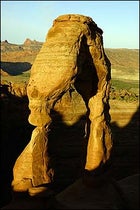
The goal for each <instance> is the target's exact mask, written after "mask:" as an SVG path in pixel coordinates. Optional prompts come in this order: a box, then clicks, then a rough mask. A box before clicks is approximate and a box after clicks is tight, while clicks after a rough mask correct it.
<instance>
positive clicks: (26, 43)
mask: <svg viewBox="0 0 140 210" xmlns="http://www.w3.org/2000/svg"><path fill="white" fill-rule="evenodd" d="M38 43H41V42H38V41H36V40H33V41H32V40H31V39H29V38H27V39H26V40H25V42H24V43H23V45H32V44H38Z"/></svg>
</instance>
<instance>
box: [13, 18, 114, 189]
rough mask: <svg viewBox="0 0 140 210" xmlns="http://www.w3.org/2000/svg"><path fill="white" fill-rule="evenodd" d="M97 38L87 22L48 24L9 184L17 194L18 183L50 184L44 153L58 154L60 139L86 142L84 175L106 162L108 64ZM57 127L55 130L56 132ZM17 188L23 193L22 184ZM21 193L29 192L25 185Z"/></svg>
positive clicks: (98, 32)
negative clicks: (23, 142)
mask: <svg viewBox="0 0 140 210" xmlns="http://www.w3.org/2000/svg"><path fill="white" fill-rule="evenodd" d="M102 39H103V37H102V30H101V29H100V28H98V26H97V25H96V23H95V22H94V21H93V20H92V19H91V18H90V17H86V16H83V15H75V14H69V15H62V16H59V17H58V18H57V19H55V20H54V22H53V25H52V27H51V28H50V30H49V31H48V34H47V37H46V41H45V43H44V44H43V46H42V48H41V50H40V52H39V54H38V55H37V57H36V59H35V62H34V64H33V66H32V69H31V75H30V80H29V83H28V86H27V94H28V98H29V108H30V115H29V122H30V123H31V124H32V125H34V126H36V128H35V130H34V131H33V133H32V137H31V141H30V142H29V144H28V145H27V147H26V148H25V150H24V151H23V152H22V154H21V155H20V156H19V158H18V159H17V161H16V163H15V166H14V180H13V182H12V185H13V188H14V189H16V190H17V191H18V183H19V182H20V183H21V181H22V183H23V180H24V183H26V181H27V180H28V179H29V180H30V184H29V185H30V186H38V185H40V184H44V183H49V182H51V181H52V180H53V176H54V171H53V169H52V166H51V165H50V163H49V154H52V153H53V152H54V154H55V152H56V153H59V154H60V153H61V149H60V151H59V152H58V150H57V149H56V148H55V143H56V142H63V139H64V138H65V139H69V142H71V144H72V142H76V141H78V142H79V144H80V145H82V144H83V140H84V139H87V142H88V143H87V145H86V146H87V152H86V157H85V162H84V168H85V169H86V170H87V171H89V172H91V171H94V170H95V169H96V168H98V167H100V166H101V165H104V164H105V163H106V161H107V160H109V158H110V153H111V148H112V139H111V131H110V127H109V123H110V116H109V102H108V99H109V88H110V68H111V65H110V62H109V60H108V58H107V56H106V55H105V52H104V48H103V40H102ZM58 125H59V126H60V130H59V132H56V127H57V128H58ZM50 130H51V131H50ZM68 130H69V131H72V132H71V134H70V135H67V134H66V133H67V131H68ZM69 131H68V132H69ZM73 131H74V132H73ZM50 132H51V134H50ZM55 132H56V134H58V135H54V133H55ZM77 139H79V140H77ZM51 141H52V142H53V143H51ZM49 142H50V145H51V146H50V149H49V148H48V145H49ZM80 142H82V143H80ZM52 144H53V146H52ZM60 145H61V143H60ZM57 146H58V144H57V143H56V147H57ZM52 147H54V148H55V149H52ZM62 150H63V149H62ZM48 151H49V152H48ZM67 152H68V153H69V151H67ZM72 152H73V151H72ZM81 153H82V150H81ZM81 153H80V154H81ZM27 154H30V155H27ZM29 156H30V157H29ZM28 157H29V158H28ZM19 165H22V166H23V167H22V168H20V167H18V166H19ZM28 169H29V172H27V171H28ZM60 170H61V169H60ZM25 171H26V173H25ZM28 173H29V176H27V174H28ZM22 188H23V191H24V184H23V186H22ZM25 188H26V189H27V188H29V186H28V184H27V186H26V187H25Z"/></svg>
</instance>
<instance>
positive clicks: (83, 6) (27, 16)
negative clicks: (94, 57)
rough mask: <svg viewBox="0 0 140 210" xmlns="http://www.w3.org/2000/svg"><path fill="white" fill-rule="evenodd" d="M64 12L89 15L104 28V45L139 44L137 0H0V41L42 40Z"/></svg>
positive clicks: (134, 47)
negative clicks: (55, 20)
mask: <svg viewBox="0 0 140 210" xmlns="http://www.w3.org/2000/svg"><path fill="white" fill-rule="evenodd" d="M63 14H82V15H86V16H89V17H91V18H92V19H93V21H94V22H95V23H96V24H97V25H98V27H99V28H101V29H102V30H103V42H104V47H105V48H129V49H138V48H139V1H138V0H137V1H1V41H4V40H7V41H8V42H9V43H13V44H23V43H24V41H25V40H26V38H29V39H31V40H36V41H41V42H45V38H46V35H47V33H48V30H49V29H50V27H51V26H52V23H53V20H54V19H56V18H57V17H58V16H59V15H63Z"/></svg>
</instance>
